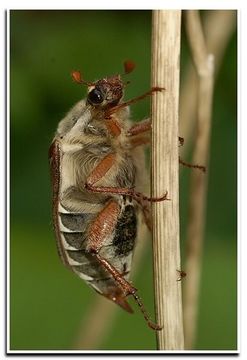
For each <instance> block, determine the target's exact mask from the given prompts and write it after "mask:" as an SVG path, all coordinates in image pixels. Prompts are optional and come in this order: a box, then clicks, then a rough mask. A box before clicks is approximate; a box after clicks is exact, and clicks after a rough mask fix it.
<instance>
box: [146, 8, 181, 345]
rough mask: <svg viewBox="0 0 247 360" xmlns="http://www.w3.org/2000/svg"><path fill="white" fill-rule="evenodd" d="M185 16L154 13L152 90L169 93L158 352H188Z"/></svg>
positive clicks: (156, 121) (155, 123) (157, 123)
mask: <svg viewBox="0 0 247 360" xmlns="http://www.w3.org/2000/svg"><path fill="white" fill-rule="evenodd" d="M180 26H181V11H175V10H173V11H163V10H155V11H153V32H152V56H153V57H152V84H153V86H160V87H165V88H166V91H163V92H159V93H157V94H155V95H154V96H153V101H152V196H155V197H157V196H161V195H163V194H164V193H165V192H166V190H168V194H169V196H168V197H169V198H170V201H163V202H159V203H155V204H153V207H152V210H153V253H154V285H155V305H156V321H157V322H158V323H159V324H161V325H162V326H163V329H162V330H161V331H158V332H157V341H158V349H160V350H181V349H183V347H184V339H183V319H182V299H181V284H180V282H179V281H177V277H178V274H177V270H178V269H180V246H179V188H178V103H179V67H180V31H181V30H180Z"/></svg>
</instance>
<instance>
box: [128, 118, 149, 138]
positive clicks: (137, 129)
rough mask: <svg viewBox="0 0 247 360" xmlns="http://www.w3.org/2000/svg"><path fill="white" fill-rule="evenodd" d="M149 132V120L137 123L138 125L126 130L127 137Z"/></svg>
mask: <svg viewBox="0 0 247 360" xmlns="http://www.w3.org/2000/svg"><path fill="white" fill-rule="evenodd" d="M150 130H151V121H150V119H146V120H143V121H141V122H139V123H138V124H135V125H134V126H132V127H131V128H130V129H129V130H128V132H127V135H128V136H134V135H139V134H141V133H143V132H146V131H150Z"/></svg>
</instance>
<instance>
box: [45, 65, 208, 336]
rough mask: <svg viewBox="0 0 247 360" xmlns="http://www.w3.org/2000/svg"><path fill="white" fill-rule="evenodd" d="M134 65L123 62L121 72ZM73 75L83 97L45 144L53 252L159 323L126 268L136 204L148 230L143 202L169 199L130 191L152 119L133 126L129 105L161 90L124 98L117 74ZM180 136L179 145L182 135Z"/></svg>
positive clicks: (152, 325)
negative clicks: (100, 76) (83, 89)
mask: <svg viewBox="0 0 247 360" xmlns="http://www.w3.org/2000/svg"><path fill="white" fill-rule="evenodd" d="M134 67H135V65H134V63H133V62H132V61H126V62H125V63H124V69H125V72H124V74H128V73H130V72H131V71H132V70H133V69H134ZM72 78H73V80H74V81H75V82H76V83H78V84H82V85H86V86H87V88H88V93H87V97H86V99H83V100H80V101H79V102H78V103H77V104H76V105H75V106H74V107H73V108H72V109H71V110H70V111H69V112H68V114H67V115H66V116H65V117H64V118H63V119H62V120H61V121H60V123H59V124H58V128H57V131H56V134H55V137H54V139H53V142H52V144H51V146H50V150H49V159H50V167H51V175H52V192H53V201H52V205H53V206H52V207H53V225H54V230H55V235H56V240H57V248H58V253H59V255H60V257H61V259H62V261H63V263H64V264H65V265H66V266H67V267H68V268H69V269H71V270H72V271H73V272H74V273H76V274H77V275H78V276H79V277H80V278H81V279H83V280H84V281H85V282H86V283H87V284H88V285H89V286H91V287H92V288H94V289H95V290H96V291H97V292H98V293H100V294H101V295H103V296H105V297H107V298H108V299H110V300H112V301H113V302H115V303H116V304H118V305H119V306H121V307H122V308H123V309H124V310H126V311H128V312H129V313H132V312H133V311H132V309H131V307H130V305H129V304H128V302H127V300H126V297H127V296H129V295H132V296H133V298H134V299H135V301H136V302H137V304H138V305H139V307H140V309H141V312H142V313H143V316H144V318H145V320H146V322H147V324H148V325H149V327H150V328H152V329H154V330H160V329H161V328H162V327H161V326H160V325H158V324H155V323H154V322H152V321H151V320H150V317H149V315H148V314H147V311H146V310H145V307H144V305H143V303H142V301H141V299H140V297H139V296H138V294H137V289H136V288H135V287H134V286H132V284H131V283H130V282H129V275H130V270H131V262H132V256H133V251H134V248H135V244H136V238H137V228H138V212H139V211H140V210H141V211H142V213H143V215H144V220H145V222H146V224H147V226H148V228H149V229H151V221H150V207H149V206H148V204H149V203H152V202H157V201H163V200H169V199H168V196H167V195H168V193H167V192H166V193H165V194H163V196H161V197H159V198H152V197H147V196H145V195H144V194H142V193H141V192H137V191H136V190H135V186H137V185H138V183H139V182H140V179H141V178H142V177H143V167H144V161H143V151H142V149H140V146H141V145H144V144H146V143H148V142H149V131H150V129H151V122H150V119H146V120H143V121H141V122H139V123H137V124H135V125H133V124H132V123H131V121H130V113H129V105H131V104H133V103H135V102H137V101H139V100H141V99H143V98H145V97H147V96H149V95H152V94H153V93H154V92H158V91H163V90H165V89H164V88H161V87H153V88H151V90H150V91H148V92H146V93H144V94H143V95H141V96H138V97H136V98H134V99H131V100H129V101H125V102H124V101H123V95H124V87H125V85H126V83H124V82H123V80H122V77H121V75H119V74H117V75H113V76H109V77H105V78H103V79H100V80H97V81H95V82H88V81H85V80H84V79H83V78H82V76H81V73H80V72H79V71H73V72H72ZM179 142H180V145H182V144H183V139H182V138H179ZM179 161H180V162H181V163H182V164H183V165H188V166H189V167H197V168H200V166H198V165H195V166H193V165H190V164H187V163H185V162H183V161H182V160H181V159H179ZM201 168H202V167H201ZM201 170H203V169H201Z"/></svg>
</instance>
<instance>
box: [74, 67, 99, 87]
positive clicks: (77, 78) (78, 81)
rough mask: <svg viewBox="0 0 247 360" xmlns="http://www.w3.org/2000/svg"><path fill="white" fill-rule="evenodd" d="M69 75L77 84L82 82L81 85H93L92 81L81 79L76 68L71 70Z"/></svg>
mask: <svg viewBox="0 0 247 360" xmlns="http://www.w3.org/2000/svg"><path fill="white" fill-rule="evenodd" d="M71 76H72V79H73V80H74V81H75V82H76V83H77V84H83V85H87V86H92V85H94V83H92V82H89V81H86V80H83V78H82V75H81V72H80V71H78V70H74V71H72V72H71Z"/></svg>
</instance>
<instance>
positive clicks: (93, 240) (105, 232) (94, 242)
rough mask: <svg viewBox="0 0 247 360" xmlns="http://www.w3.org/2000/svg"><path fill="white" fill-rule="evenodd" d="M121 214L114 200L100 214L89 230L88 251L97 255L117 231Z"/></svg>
mask: <svg viewBox="0 0 247 360" xmlns="http://www.w3.org/2000/svg"><path fill="white" fill-rule="evenodd" d="M119 214H120V208H119V205H118V203H117V202H115V201H113V200H112V201H110V202H108V203H107V204H106V206H105V207H104V208H103V209H102V210H101V211H100V212H99V213H98V215H97V216H96V218H95V220H94V221H93V222H92V223H91V224H90V226H89V228H88V245H87V250H88V251H90V252H94V253H97V252H98V251H99V250H100V249H101V247H102V243H103V241H104V240H105V239H106V238H107V237H108V236H109V234H111V233H112V232H113V230H114V229H115V227H116V224H117V220H118V216H119Z"/></svg>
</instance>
